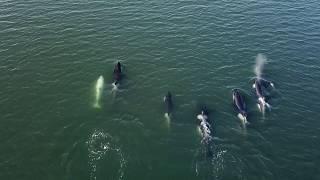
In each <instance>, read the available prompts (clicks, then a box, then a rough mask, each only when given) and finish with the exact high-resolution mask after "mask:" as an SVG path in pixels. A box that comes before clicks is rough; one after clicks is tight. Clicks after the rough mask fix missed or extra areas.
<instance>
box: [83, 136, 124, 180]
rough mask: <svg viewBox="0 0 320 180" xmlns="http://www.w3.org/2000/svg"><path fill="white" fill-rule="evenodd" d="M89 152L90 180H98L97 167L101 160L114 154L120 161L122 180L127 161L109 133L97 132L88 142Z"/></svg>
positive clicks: (119, 170)
mask: <svg viewBox="0 0 320 180" xmlns="http://www.w3.org/2000/svg"><path fill="white" fill-rule="evenodd" d="M87 145H88V151H89V164H90V167H91V170H90V171H91V172H90V179H91V180H96V179H97V176H96V175H97V165H98V162H99V161H100V160H102V159H103V158H106V156H107V155H110V154H111V153H113V155H116V156H117V157H118V159H119V164H120V165H119V166H120V167H119V169H118V172H117V174H118V179H119V180H121V179H122V178H123V175H124V169H125V167H126V163H127V161H126V160H125V158H124V155H123V153H122V151H121V149H120V147H118V146H117V145H116V142H115V140H114V138H113V137H112V136H111V135H109V134H108V133H104V132H102V131H98V130H95V131H94V132H93V134H92V135H91V136H90V138H89V140H88V141H87Z"/></svg>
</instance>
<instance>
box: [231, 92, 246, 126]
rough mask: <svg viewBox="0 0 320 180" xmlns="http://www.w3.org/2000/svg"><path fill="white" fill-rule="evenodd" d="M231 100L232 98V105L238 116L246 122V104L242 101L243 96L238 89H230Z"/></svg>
mask: <svg viewBox="0 0 320 180" xmlns="http://www.w3.org/2000/svg"><path fill="white" fill-rule="evenodd" d="M232 100H233V105H234V107H235V108H236V109H237V111H238V113H239V114H238V117H239V118H240V119H241V120H242V121H243V123H244V124H247V123H248V121H247V114H248V113H247V106H246V103H245V101H244V98H243V96H242V95H241V93H240V90H239V89H234V90H233V91H232Z"/></svg>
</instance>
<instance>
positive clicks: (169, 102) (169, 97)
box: [163, 91, 173, 116]
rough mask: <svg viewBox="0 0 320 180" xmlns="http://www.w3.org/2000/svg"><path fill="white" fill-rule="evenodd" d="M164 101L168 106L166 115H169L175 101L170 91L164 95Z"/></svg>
mask: <svg viewBox="0 0 320 180" xmlns="http://www.w3.org/2000/svg"><path fill="white" fill-rule="evenodd" d="M163 101H164V103H165V106H166V115H167V116H169V115H170V114H171V113H172V108H173V103H172V95H171V93H170V91H168V93H167V94H166V95H165V96H164V98H163Z"/></svg>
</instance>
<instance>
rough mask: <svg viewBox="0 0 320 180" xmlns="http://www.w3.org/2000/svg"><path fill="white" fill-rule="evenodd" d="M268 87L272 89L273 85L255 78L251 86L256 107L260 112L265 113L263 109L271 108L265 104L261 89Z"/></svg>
mask: <svg viewBox="0 0 320 180" xmlns="http://www.w3.org/2000/svg"><path fill="white" fill-rule="evenodd" d="M268 86H272V87H274V85H273V83H272V82H270V81H267V80H264V79H261V78H256V79H255V81H254V84H253V86H252V87H253V88H254V90H255V94H256V96H257V98H258V107H259V109H260V111H261V112H264V111H265V107H266V106H267V107H268V108H270V107H271V106H270V105H269V104H268V103H267V102H266V98H265V94H264V91H263V88H267V87H268Z"/></svg>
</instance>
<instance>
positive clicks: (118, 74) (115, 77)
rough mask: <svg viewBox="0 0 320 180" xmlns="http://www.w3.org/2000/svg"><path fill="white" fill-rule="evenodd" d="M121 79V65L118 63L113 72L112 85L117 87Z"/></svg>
mask: <svg viewBox="0 0 320 180" xmlns="http://www.w3.org/2000/svg"><path fill="white" fill-rule="evenodd" d="M121 79H122V65H121V63H120V62H118V63H117V64H116V65H115V67H114V70H113V81H114V85H117V84H118V83H119V82H120V80H121Z"/></svg>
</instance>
